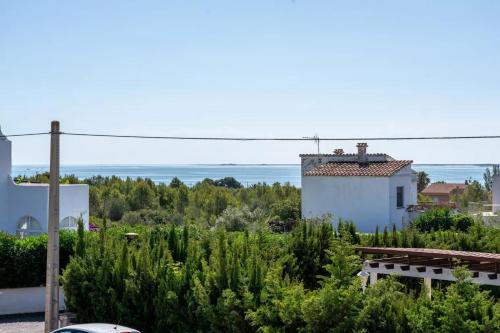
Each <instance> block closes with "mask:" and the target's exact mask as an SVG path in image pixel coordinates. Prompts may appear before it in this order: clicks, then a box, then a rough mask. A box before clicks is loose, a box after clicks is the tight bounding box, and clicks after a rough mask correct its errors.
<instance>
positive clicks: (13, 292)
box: [0, 287, 65, 315]
mask: <svg viewBox="0 0 500 333" xmlns="http://www.w3.org/2000/svg"><path fill="white" fill-rule="evenodd" d="M64 309H65V305H64V291H63V289H62V288H59V310H64ZM44 311H45V287H33V288H15V289H0V315H12V314H23V313H39V312H44Z"/></svg>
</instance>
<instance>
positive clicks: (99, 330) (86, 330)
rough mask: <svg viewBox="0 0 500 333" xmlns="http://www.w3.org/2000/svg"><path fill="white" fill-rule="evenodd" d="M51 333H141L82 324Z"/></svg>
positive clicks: (132, 330)
mask: <svg viewBox="0 0 500 333" xmlns="http://www.w3.org/2000/svg"><path fill="white" fill-rule="evenodd" d="M51 333H141V332H139V331H138V330H134V329H133V328H128V327H125V326H120V325H113V324H80V325H71V326H66V327H63V328H59V329H57V330H55V331H52V332H51Z"/></svg>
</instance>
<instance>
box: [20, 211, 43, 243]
mask: <svg viewBox="0 0 500 333" xmlns="http://www.w3.org/2000/svg"><path fill="white" fill-rule="evenodd" d="M42 233H43V232H42V226H41V225H40V222H38V220H37V219H35V218H34V217H33V216H24V217H21V218H20V219H19V221H18V222H17V231H16V235H17V236H18V237H19V238H26V237H29V236H37V235H40V234H42Z"/></svg>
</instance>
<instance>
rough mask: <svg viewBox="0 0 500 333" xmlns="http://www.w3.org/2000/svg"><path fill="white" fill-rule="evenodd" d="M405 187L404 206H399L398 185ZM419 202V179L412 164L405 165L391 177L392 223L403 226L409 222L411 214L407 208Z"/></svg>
mask: <svg viewBox="0 0 500 333" xmlns="http://www.w3.org/2000/svg"><path fill="white" fill-rule="evenodd" d="M398 186H402V187H403V208H398V207H397V187H398ZM416 204H417V180H416V177H414V176H413V171H412V169H411V167H410V166H407V167H405V168H404V169H402V170H400V171H399V172H397V173H395V174H394V175H392V176H391V177H390V178H389V211H390V223H391V224H395V225H396V227H398V228H401V227H402V226H403V223H405V224H406V223H408V222H410V221H409V214H408V212H407V211H406V208H407V207H408V206H409V205H416Z"/></svg>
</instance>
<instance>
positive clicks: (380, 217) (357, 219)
mask: <svg viewBox="0 0 500 333" xmlns="http://www.w3.org/2000/svg"><path fill="white" fill-rule="evenodd" d="M389 186H390V184H389V178H388V177H328V176H324V177H318V176H302V194H301V195H302V216H303V217H305V218H311V217H318V216H321V215H324V214H327V213H331V214H333V215H334V217H335V218H336V219H338V218H343V219H347V220H352V221H353V222H354V223H356V226H357V228H358V229H359V230H360V231H362V232H373V231H374V230H375V226H376V225H379V227H380V228H383V227H384V226H385V225H388V224H389V223H390V212H389V200H390V198H389Z"/></svg>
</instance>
